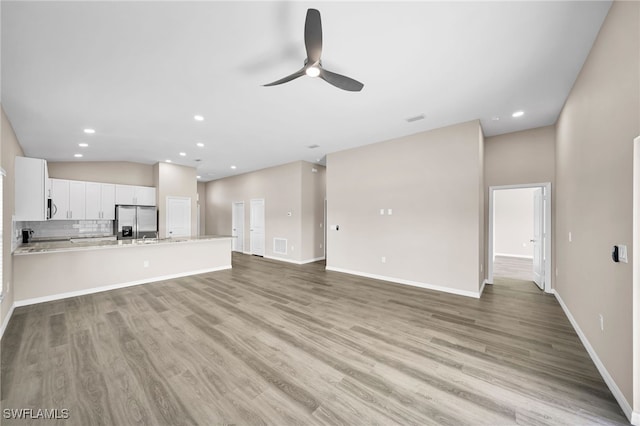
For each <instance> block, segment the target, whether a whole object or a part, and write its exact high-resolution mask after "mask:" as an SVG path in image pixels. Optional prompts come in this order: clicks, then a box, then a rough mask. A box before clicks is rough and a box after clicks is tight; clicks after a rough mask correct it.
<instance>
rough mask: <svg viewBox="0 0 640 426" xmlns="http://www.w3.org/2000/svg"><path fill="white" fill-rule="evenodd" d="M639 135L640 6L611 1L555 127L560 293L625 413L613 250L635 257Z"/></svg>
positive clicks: (624, 338)
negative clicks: (622, 248) (624, 248)
mask: <svg viewBox="0 0 640 426" xmlns="http://www.w3.org/2000/svg"><path fill="white" fill-rule="evenodd" d="M639 134H640V3H638V2H625V1H614V2H613V5H612V6H611V9H610V10H609V14H608V16H607V18H606V19H605V21H604V23H603V25H602V28H601V29H600V33H599V35H598V37H597V39H596V41H595V43H594V46H593V48H592V50H591V53H590V54H589V56H588V58H587V60H586V62H585V64H584V66H583V68H582V71H581V72H580V74H579V75H578V78H577V80H576V82H575V84H574V87H573V89H572V90H571V93H570V94H569V97H568V98H567V101H566V103H565V106H564V108H563V110H562V113H561V115H560V118H559V120H558V123H557V143H556V179H557V185H556V187H557V191H556V195H557V197H556V200H557V201H556V204H555V205H556V231H557V232H556V247H557V251H556V260H557V262H556V264H557V271H558V276H557V278H556V286H555V289H556V293H557V294H558V296H559V298H560V300H562V301H563V302H564V305H565V306H566V308H567V310H568V311H569V312H570V317H573V320H574V322H575V324H576V325H577V328H578V329H579V330H580V331H579V334H580V332H581V333H582V334H583V336H584V339H586V344H585V346H587V349H588V350H589V349H590V350H591V351H592V355H594V354H595V358H596V365H598V362H600V363H601V365H602V366H603V368H604V370H605V374H603V375H604V378H605V380H606V381H607V383H608V384H609V386H610V387H611V388H612V391H613V393H614V395H615V396H616V398H618V401H619V402H620V403H621V406H622V407H623V409H624V410H625V412H627V415H629V410H630V406H631V403H632V400H633V390H632V377H633V374H634V371H633V368H632V356H633V355H632V340H633V339H632V338H633V329H632V327H633V326H632V324H633V322H632V265H631V264H630V263H628V264H627V263H614V262H612V260H611V248H612V246H613V245H614V244H625V245H627V247H628V248H629V256H630V258H631V256H632V252H631V251H632V250H633V247H632V201H633V198H632V195H633V187H632V183H633V139H634V138H635V137H637V136H638V135H639ZM569 233H571V236H572V241H571V242H570V241H569V237H568V236H569ZM636 249H637V248H636ZM600 315H602V316H603V318H604V330H601V329H600V321H599V316H600ZM637 332H638V331H637V330H636V333H637ZM598 360H599V361H598ZM601 372H602V369H601ZM635 374H639V372H635ZM607 376H609V377H607Z"/></svg>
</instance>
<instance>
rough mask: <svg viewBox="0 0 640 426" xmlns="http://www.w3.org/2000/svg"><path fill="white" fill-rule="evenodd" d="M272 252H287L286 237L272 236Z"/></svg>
mask: <svg viewBox="0 0 640 426" xmlns="http://www.w3.org/2000/svg"><path fill="white" fill-rule="evenodd" d="M273 252H274V253H275V254H287V239H286V238H274V239H273Z"/></svg>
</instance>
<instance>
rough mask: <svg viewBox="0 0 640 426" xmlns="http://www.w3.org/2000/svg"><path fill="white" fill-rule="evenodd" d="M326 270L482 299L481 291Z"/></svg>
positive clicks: (354, 272) (346, 271)
mask: <svg viewBox="0 0 640 426" xmlns="http://www.w3.org/2000/svg"><path fill="white" fill-rule="evenodd" d="M325 269H326V270H327V271H333V272H342V273H344V274H351V275H358V276H361V277H366V278H373V279H375V280H382V281H389V282H392V283H397V284H404V285H410V286H412V287H420V288H426V289H428V290H435V291H442V292H444V293H451V294H457V295H458V296H466V297H473V298H475V299H479V298H480V292H479V291H468V290H458V289H455V288H451V287H443V286H439V285H433V284H427V283H421V282H418V281H411V280H404V279H402V278H394V277H386V276H383V275H376V274H369V273H368V272H360V271H352V270H350V269H342V268H334V267H332V266H327V267H326V268H325Z"/></svg>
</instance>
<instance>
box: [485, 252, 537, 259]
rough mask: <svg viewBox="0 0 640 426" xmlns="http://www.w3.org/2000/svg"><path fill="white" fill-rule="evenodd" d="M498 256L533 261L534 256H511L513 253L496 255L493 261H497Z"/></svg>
mask: <svg viewBox="0 0 640 426" xmlns="http://www.w3.org/2000/svg"><path fill="white" fill-rule="evenodd" d="M496 256H502V257H514V258H516V259H527V260H533V256H527V255H522V254H511V253H494V255H493V260H495V258H496Z"/></svg>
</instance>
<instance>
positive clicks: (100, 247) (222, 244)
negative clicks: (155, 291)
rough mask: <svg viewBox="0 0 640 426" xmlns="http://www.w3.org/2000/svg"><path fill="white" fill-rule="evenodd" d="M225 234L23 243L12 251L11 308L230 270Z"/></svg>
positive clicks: (227, 238)
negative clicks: (12, 306) (12, 282)
mask: <svg viewBox="0 0 640 426" xmlns="http://www.w3.org/2000/svg"><path fill="white" fill-rule="evenodd" d="M231 241H232V237H230V236H226V235H212V236H204V237H192V238H166V239H144V240H117V241H113V240H111V241H79V240H74V241H71V240H70V241H61V242H42V243H30V244H24V245H22V246H20V247H18V248H17V249H16V250H15V251H14V253H13V271H14V291H15V296H14V297H15V304H16V306H23V305H30V304H33V303H40V302H45V301H48V300H56V299H62V298H66V297H73V296H79V295H83V294H89V293H96V292H99V291H106V290H112V289H116V288H121V287H128V286H132V285H138V284H144V283H149V282H154V281H162V280H167V279H172V278H178V277H183V276H187V275H194V274H201V273H205V272H213V271H219V270H223V269H230V268H231Z"/></svg>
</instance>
